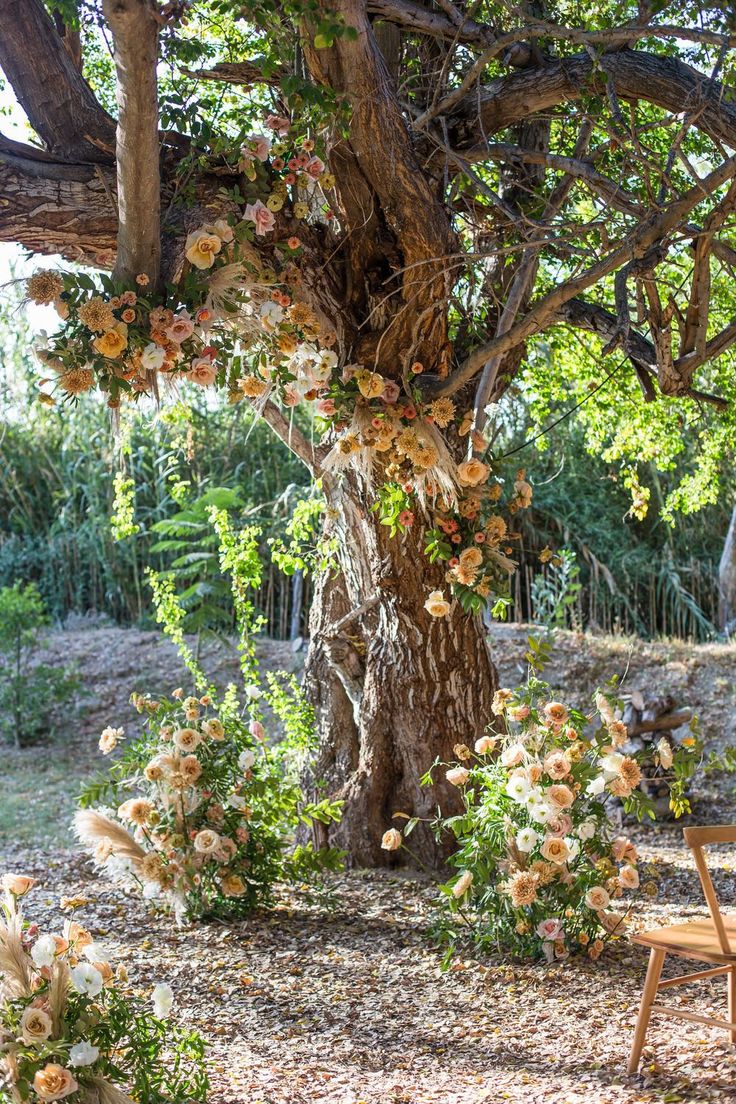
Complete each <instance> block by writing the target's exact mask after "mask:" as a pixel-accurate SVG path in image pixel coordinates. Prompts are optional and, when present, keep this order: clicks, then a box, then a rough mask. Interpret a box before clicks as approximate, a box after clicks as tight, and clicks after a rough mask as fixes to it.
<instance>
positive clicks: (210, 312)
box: [27, 115, 335, 407]
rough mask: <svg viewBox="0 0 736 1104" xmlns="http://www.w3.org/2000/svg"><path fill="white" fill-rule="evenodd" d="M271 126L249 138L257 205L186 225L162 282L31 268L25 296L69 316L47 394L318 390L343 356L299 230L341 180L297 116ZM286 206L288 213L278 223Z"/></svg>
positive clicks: (271, 120)
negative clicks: (173, 270) (319, 301)
mask: <svg viewBox="0 0 736 1104" xmlns="http://www.w3.org/2000/svg"><path fill="white" fill-rule="evenodd" d="M264 126H265V128H266V129H270V133H271V134H272V135H273V137H269V136H268V135H266V134H256V135H252V136H251V137H250V138H249V139H248V140H247V141H246V142H245V144H244V146H243V148H242V149H241V151H240V169H241V171H242V173H243V175H244V176H245V177H246V179H247V180H249V181H250V182H251V184H252V192H253V198H252V201H251V202H248V203H245V204H241V205H240V207H238V208H237V209H236V210H235V212H234V213H232V214H230V215H229V216H228V217H227V218H215V219H213V220H212V221H211V222H208V223H204V224H202V225H200V226H198V227H196V228H195V229H193V230H192V231H191V232H190V233H189V235H188V236H187V239H186V242H185V244H184V259H183V262H182V264H181V265H180V271H179V272H178V274H177V278H176V280H175V282H172V283H169V284H167V285H166V287H165V289H163V290H160V289H158V288H153V287H152V286H151V281H150V276H149V274H148V273H146V272H141V273H139V274H138V275H137V277H136V279H135V284H134V286H129V287H125V286H120V285H119V284H118V282H116V281H115V280H114V279H113V278H112V277H110V276H107V275H105V274H104V273H100V274H98V275H97V276H95V277H93V276H91V275H88V274H86V273H79V272H61V271H54V270H40V271H38V272H35V273H34V274H33V275H32V276H31V278H30V279H29V280H28V283H27V295H28V298H29V299H30V300H31V301H32V302H34V303H36V304H39V305H53V306H54V307H55V308H56V310H57V312H58V313H59V315H60V317H61V320H62V325H61V328H60V329H59V330H58V331H57V332H56V333H55V334H54V335H53V336H52V337H50V338H47V339H46V340H45V342H43V343H42V344H41V345H40V346H39V347H38V348H37V355H38V357H39V359H40V360H41V362H42V364H43V366H44V368H45V369H46V371H47V376H48V378H46V379H44V380H43V381H42V387H43V388H46V390H44V391H42V395H41V398H42V401H44V402H46V403H47V404H48V403H53V402H55V401H56V400H55V395H54V393H53V392H56V391H58V392H59V393H60V394H61V395H62V396H66V397H69V396H72V397H74V396H77V395H79V394H82V393H83V392H85V391H90V390H92V389H93V388H95V387H96V388H99V389H101V390H102V391H103V392H105V393H106V394H107V395H108V402H109V404H110V405H111V406H113V407H116V406H118V405H119V403H120V401H121V397H122V396H123V395H125V394H133V395H135V394H139V393H142V392H149V391H158V390H159V388H160V387H161V385H163V384H167V383H175V382H177V381H181V380H188V381H190V382H192V383H194V384H198V385H200V386H203V387H207V386H210V385H213V384H215V383H217V384H219V385H220V386H226V387H227V388H228V389H229V391H230V393H231V395H232V397H233V398H242V397H243V396H244V395H245V396H248V397H250V398H255V397H258V396H260V395H261V394H264V393H265V392H266V391H271V390H273V391H274V392H275V394H276V395H277V397H278V398H279V400H280V401H282V402H284V403H286V404H287V405H293V404H294V403H296V402H298V401H300V400H301V398H303V397H304V396H305V394H307V393H313V394H312V397H313V398H314V397H316V393H314V392H315V387H316V386H319V385H320V384H321V383H323V382H324V379H325V375H326V374H327V375H329V373H330V371H331V370H332V367H333V366H334V363H335V358H334V354H333V353H331V351H330V346H331V345H332V344H334V340H335V336H334V334H331V333H330V331H329V327H328V326H327V325H326V324H325V321H324V319H319V318H318V317H317V315H316V314H315V313H314V311H313V310H312V309H311V308H310V307H308V306H307V304H306V303H304V302H303V301H301V300H300V299H299V294H298V288H299V273H298V268H297V266H296V265H295V263H294V261H295V260H296V259H297V258H298V256H299V254H300V252H301V249H302V241H301V238H300V237H299V234H298V233H297V232H295V231H294V227H295V226H296V227H298V225H299V223H300V221H303V220H305V219H307V217H308V216H310V217H312V216H318V217H320V218H325V217H328V216H331V211H330V208H329V205H328V203H327V198H326V196H327V193H328V192H329V190H330V189H331V188H332V187H333V186H334V179H333V177H332V176H331V175H330V173H329V172H328V171H327V169H326V166H325V164H324V162H323V161H322V160H321V158H319V157H318V156H317V155H316V154H315V152H314V143H313V142H312V141H311V140H310V139H306V138H301V139H297V138H294V139H290V138H289V130H290V124H289V121H288V120H286V119H283V118H281V117H280V116H275V115H270V116H267V117H266V119H265V120H264ZM285 207H287V209H288V214H289V216H290V217H289V219H288V220H287V219H286V218H281V219H280V220H278V219H277V216H278V213H279V212H280V211H281V210H282V209H283V208H285ZM280 230H283V231H284V236H283V237H277V231H280ZM256 239H262V240H264V241H265V239H268V245H269V252H270V254H271V257H272V263H266V262H264V260H263V259H262V258H263V252H259V251H257V250H256V249H255V248H254V247H253V242H254V241H255V240H256ZM246 363H247V364H248V365H249V367H248V368H246V367H245V364H246Z"/></svg>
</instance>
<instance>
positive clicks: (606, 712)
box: [595, 690, 616, 725]
mask: <svg viewBox="0 0 736 1104" xmlns="http://www.w3.org/2000/svg"><path fill="white" fill-rule="evenodd" d="M595 707H596V709H597V710H598V712H599V713H600V715H601V717H602V718H603V720H604V721H605V723H606V724H607V725H609V724H613V722H614V721H615V720H616V714H615V712H614V708H613V706H612V705H611V703H610V702H609V700H608V698H607V697H606V696H605V695H604V694H601V692H600V690H599V691H598V693H597V694H596V696H595Z"/></svg>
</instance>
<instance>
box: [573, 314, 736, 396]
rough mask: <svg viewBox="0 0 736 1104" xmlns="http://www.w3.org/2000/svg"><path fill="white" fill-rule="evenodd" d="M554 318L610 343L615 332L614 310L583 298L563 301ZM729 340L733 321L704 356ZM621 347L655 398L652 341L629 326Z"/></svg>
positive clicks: (733, 337) (734, 331)
mask: <svg viewBox="0 0 736 1104" xmlns="http://www.w3.org/2000/svg"><path fill="white" fill-rule="evenodd" d="M558 321H559V322H564V323H565V324H566V325H568V326H574V327H575V328H576V329H582V330H587V331H588V332H589V333H592V334H595V335H596V337H599V338H600V340H601V342H603V343H604V344H606V345H608V344H610V342H611V340H612V338H613V337H614V336H615V335H616V333H617V330H618V325H619V320H618V315H617V314H615V313H614V312H613V311H609V310H606V308H605V307H601V306H599V305H598V304H597V303H588V302H587V301H586V300H585V299H570V300H569V301H568V302H567V303H565V304H564V305H563V306H562V307H561V308H560V310H559V311H558V313H557V317H556V319H555V322H558ZM719 339H720V340H719ZM716 341H719V345H718V347H716V345H715V342H716ZM733 341H736V324H734V325H733V326H730V327H728V329H727V330H726V331H724V332H723V333H722V334H719V337H718V338H714V344H713V346H712V350H711V352H710V354H709V356H708V357H707V358H706V359H712V358H713V357H714V356H717V355H718V353H719V352H723V351H724V349H725V348H727V347H728V344H730V343H731V342H733ZM624 351H625V352H626V353H628V355H629V358H630V360H631V362H632V364H633V366H634V368H635V370H636V371H637V375H638V376H639V379H640V381H641V383H642V386H643V387H645V389H646V390H647V396H648V397H649V398H655V397H656V396H655V393H654V390H653V387H652V385H651V376H652V373H654V372H655V371H656V365H657V354H656V350H655V348H654V345H653V344H652V342H651V341H649V340H648V339H647V338H646V337H644V336H643V335H642V334H640V333H637V331H636V330H631V329H630V330H629V332H628V334H627V336H626V339H625V341H624ZM686 394H687V395H688V396H689V397H690V398H693V399H697V400H698V401H700V402H706V403H709V404H710V405H711V406H715V407H716V408H717V409H719V410H725V409H726V408H727V407H728V405H729V403H728V400H727V399H724V398H721V397H720V396H719V395H709V394H706V393H705V392H703V391H697V390H695V388H692V387H691V388H688V390H687V392H686Z"/></svg>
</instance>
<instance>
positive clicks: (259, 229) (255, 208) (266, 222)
mask: <svg viewBox="0 0 736 1104" xmlns="http://www.w3.org/2000/svg"><path fill="white" fill-rule="evenodd" d="M243 215H244V217H245V218H246V219H248V220H249V221H250V222H252V223H254V224H255V228H256V234H258V235H259V236H261V237H262V236H263V235H264V234H268V232H269V231H270V230H273V228H274V224H275V222H276V218H275V216H274V213H273V211H269V209H268V207H266V206H265V205H264V204H263V203H261V201H260V199H257V200H256V201H255V203H249V204H248V205H247V207H246V208H245V211H244V212H243Z"/></svg>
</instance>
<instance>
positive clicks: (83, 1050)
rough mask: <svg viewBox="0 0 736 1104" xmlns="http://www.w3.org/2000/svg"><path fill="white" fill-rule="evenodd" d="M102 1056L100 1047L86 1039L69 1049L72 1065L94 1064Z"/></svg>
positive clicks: (70, 1063)
mask: <svg viewBox="0 0 736 1104" xmlns="http://www.w3.org/2000/svg"><path fill="white" fill-rule="evenodd" d="M99 1057H100V1049H99V1047H96V1046H92V1044H91V1043H88V1042H86V1041H84V1042H81V1043H75V1044H74V1046H73V1047H72V1048H71V1050H70V1051H69V1065H70V1066H92V1065H94V1063H95V1062H96V1061H97V1059H98V1058H99Z"/></svg>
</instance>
